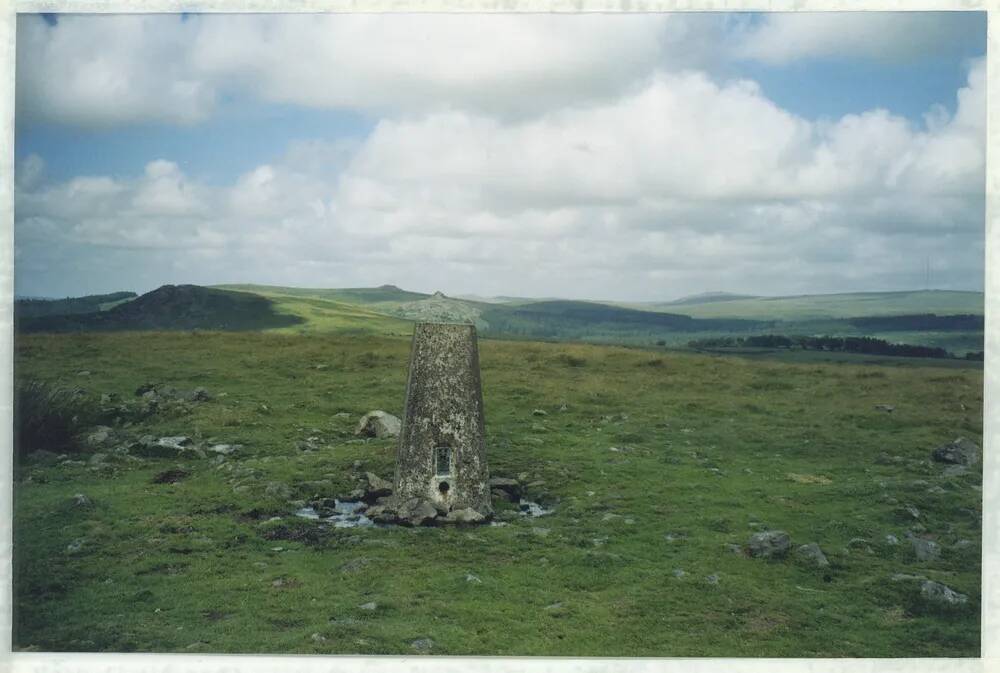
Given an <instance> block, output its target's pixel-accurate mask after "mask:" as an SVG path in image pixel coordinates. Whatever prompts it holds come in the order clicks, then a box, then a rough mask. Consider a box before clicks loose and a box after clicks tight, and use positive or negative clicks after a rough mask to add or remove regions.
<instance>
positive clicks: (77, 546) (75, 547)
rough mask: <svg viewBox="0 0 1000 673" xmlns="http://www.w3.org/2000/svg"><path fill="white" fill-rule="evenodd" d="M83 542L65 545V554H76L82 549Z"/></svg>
mask: <svg viewBox="0 0 1000 673" xmlns="http://www.w3.org/2000/svg"><path fill="white" fill-rule="evenodd" d="M83 543H84V540H82V539H81V540H73V541H72V542H70V543H69V544H68V545H66V553H67V554H76V553H77V552H79V551H80V550H81V549H83Z"/></svg>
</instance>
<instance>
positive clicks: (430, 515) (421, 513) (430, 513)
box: [369, 498, 438, 526]
mask: <svg viewBox="0 0 1000 673" xmlns="http://www.w3.org/2000/svg"><path fill="white" fill-rule="evenodd" d="M386 512H387V513H389V510H388V508H386ZM394 514H395V519H397V520H398V521H399V523H403V524H408V525H410V526H421V525H424V524H425V523H432V522H433V521H434V518H435V517H436V516H437V514H438V511H437V508H436V507H434V505H433V504H432V503H431V502H429V501H427V500H424V499H422V498H408V499H407V500H404V501H402V502H397V503H396V505H395V512H394ZM369 518H374V517H372V516H371V513H370V512H369ZM375 520H376V521H377V520H378V519H375Z"/></svg>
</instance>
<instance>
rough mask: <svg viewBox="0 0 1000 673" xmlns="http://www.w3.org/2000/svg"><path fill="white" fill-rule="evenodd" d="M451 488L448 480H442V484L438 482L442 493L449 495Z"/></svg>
mask: <svg viewBox="0 0 1000 673" xmlns="http://www.w3.org/2000/svg"><path fill="white" fill-rule="evenodd" d="M449 488H450V487H449V486H448V482H446V481H442V482H441V483H440V484H438V490H439V491H441V495H448V489H449Z"/></svg>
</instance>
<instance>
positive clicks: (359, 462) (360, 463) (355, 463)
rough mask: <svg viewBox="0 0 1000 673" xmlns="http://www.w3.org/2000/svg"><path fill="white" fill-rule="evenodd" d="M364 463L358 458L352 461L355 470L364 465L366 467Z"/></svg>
mask: <svg viewBox="0 0 1000 673" xmlns="http://www.w3.org/2000/svg"><path fill="white" fill-rule="evenodd" d="M364 465H365V464H364V463H363V462H361V461H360V460H356V461H354V462H353V463H351V469H352V470H354V471H358V470H360V469H361V468H362V467H364Z"/></svg>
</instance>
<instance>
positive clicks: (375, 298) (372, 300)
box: [212, 284, 431, 304]
mask: <svg viewBox="0 0 1000 673" xmlns="http://www.w3.org/2000/svg"><path fill="white" fill-rule="evenodd" d="M212 287H214V288H216V289H220V290H237V291H239V292H254V293H257V294H261V295H283V296H287V297H305V298H311V299H327V300H332V301H342V302H346V303H348V304H380V303H386V302H407V301H417V300H420V299H427V298H428V297H430V296H431V295H429V294H424V293H423V292H411V291H409V290H403V289H400V288H398V287H396V286H395V285H380V286H379V287H349V288H340V289H337V288H326V289H324V288H307V287H282V286H280V285H253V284H241V285H213V286H212Z"/></svg>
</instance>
